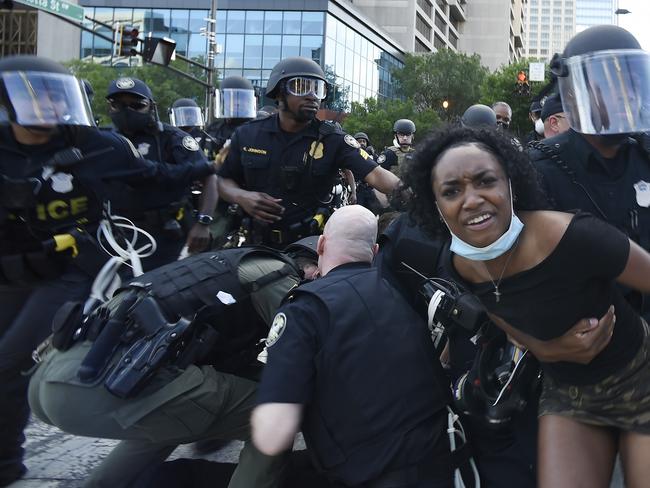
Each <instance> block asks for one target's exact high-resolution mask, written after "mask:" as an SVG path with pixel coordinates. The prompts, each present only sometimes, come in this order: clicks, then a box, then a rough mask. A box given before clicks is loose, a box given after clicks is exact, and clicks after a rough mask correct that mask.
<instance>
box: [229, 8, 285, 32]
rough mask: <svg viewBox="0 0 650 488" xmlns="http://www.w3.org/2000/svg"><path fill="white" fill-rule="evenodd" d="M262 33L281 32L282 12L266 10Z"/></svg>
mask: <svg viewBox="0 0 650 488" xmlns="http://www.w3.org/2000/svg"><path fill="white" fill-rule="evenodd" d="M217 32H218V31H217ZM264 34H282V12H266V15H265V16H264Z"/></svg>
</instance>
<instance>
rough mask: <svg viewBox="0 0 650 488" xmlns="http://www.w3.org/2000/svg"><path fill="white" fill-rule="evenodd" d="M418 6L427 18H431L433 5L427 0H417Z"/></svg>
mask: <svg viewBox="0 0 650 488" xmlns="http://www.w3.org/2000/svg"><path fill="white" fill-rule="evenodd" d="M418 5H419V6H420V8H421V9H422V10H423V11H424V13H425V14H427V17H429V18H431V17H433V5H431V2H430V1H429V0H418Z"/></svg>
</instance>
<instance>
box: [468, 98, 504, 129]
mask: <svg viewBox="0 0 650 488" xmlns="http://www.w3.org/2000/svg"><path fill="white" fill-rule="evenodd" d="M460 123H461V125H462V126H463V127H470V128H472V129H476V128H479V127H490V128H491V129H494V128H496V126H497V115H496V114H495V113H494V110H492V109H491V108H490V107H488V106H487V105H483V104H481V103H477V104H475V105H472V106H471V107H469V108H467V110H465V113H463V116H462V117H461V118H460Z"/></svg>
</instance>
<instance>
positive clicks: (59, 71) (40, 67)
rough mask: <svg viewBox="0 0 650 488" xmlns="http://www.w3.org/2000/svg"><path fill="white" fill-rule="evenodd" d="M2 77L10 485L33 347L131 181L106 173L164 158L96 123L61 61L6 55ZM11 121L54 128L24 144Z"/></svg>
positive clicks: (1, 475)
mask: <svg viewBox="0 0 650 488" xmlns="http://www.w3.org/2000/svg"><path fill="white" fill-rule="evenodd" d="M27 83H29V87H31V88H27V86H28V85H27ZM0 85H1V86H2V87H3V90H2V93H3V95H2V96H1V97H0V103H1V104H2V105H3V106H4V108H5V109H7V111H8V113H9V118H10V120H11V122H12V123H13V124H15V125H13V126H10V125H2V126H0V153H1V154H2V157H1V158H0V310H2V313H1V314H0V396H1V397H2V401H1V402H0V485H4V484H6V483H9V482H11V481H12V480H13V479H15V478H17V477H19V476H20V475H21V474H22V472H23V471H24V467H23V466H22V464H21V461H22V456H23V450H22V448H21V444H22V442H23V441H24V437H23V434H22V431H23V429H24V427H25V425H26V423H27V419H28V416H29V409H28V406H27V401H26V388H27V381H28V377H27V376H25V375H24V374H23V372H25V371H27V370H29V369H30V367H31V365H32V361H31V353H32V351H33V350H34V349H35V348H36V346H37V345H38V344H39V343H40V342H41V341H43V340H44V339H45V338H46V337H47V336H48V335H49V333H50V327H51V323H52V317H53V316H54V314H55V312H56V310H57V309H58V308H59V307H60V306H61V305H62V304H63V303H64V302H66V301H68V300H84V299H85V297H86V296H87V294H88V292H89V290H90V286H91V283H92V280H93V278H94V276H95V274H96V273H97V271H98V270H99V268H100V267H101V265H102V264H103V262H104V261H105V260H106V255H105V253H104V252H103V251H101V250H100V249H99V247H98V245H97V244H96V242H95V241H94V234H95V229H96V228H97V224H98V221H99V220H100V219H101V218H102V206H101V205H102V201H103V200H104V199H106V198H108V199H110V198H111V197H112V196H113V195H114V193H119V192H120V191H121V190H120V189H124V188H125V187H124V186H123V185H119V186H118V187H115V186H110V187H109V186H108V184H109V181H107V180H113V179H115V178H120V179H124V178H127V179H133V181H139V182H141V183H144V182H146V181H147V179H146V177H147V176H155V173H156V171H157V168H156V167H155V166H154V165H152V164H151V163H148V162H147V161H144V160H142V159H140V157H139V155H138V154H137V152H136V151H135V150H134V149H133V147H132V146H131V145H130V144H129V143H128V141H127V140H125V139H123V138H122V137H120V136H118V135H116V134H112V133H102V132H99V131H98V130H97V129H95V128H94V127H89V126H90V125H92V118H91V115H90V111H89V109H88V107H87V105H86V103H85V102H84V100H85V96H84V95H83V94H82V92H81V88H80V85H79V82H78V81H77V80H76V79H75V78H74V77H72V76H71V75H70V74H69V73H68V72H67V70H65V69H64V68H63V67H62V66H60V65H58V64H57V63H54V62H52V61H49V60H46V59H43V58H36V57H33V56H19V57H13V58H5V59H4V60H2V61H0ZM32 97H34V98H32ZM34 99H37V100H38V104H37V105H35V104H34V103H33V101H34ZM25 103H27V105H25ZM34 107H37V108H38V109H35V108H34ZM48 107H52V110H48ZM41 126H44V127H41ZM82 126H86V127H82ZM56 127H58V128H56ZM14 129H15V130H18V131H20V130H23V131H25V130H27V131H29V130H31V131H39V130H40V131H41V133H43V132H42V131H43V130H45V131H46V133H47V131H51V132H49V134H50V135H49V138H46V140H47V142H43V143H37V144H28V143H25V144H21V143H20V142H19V141H18V140H17V136H16V135H15V134H16V132H14Z"/></svg>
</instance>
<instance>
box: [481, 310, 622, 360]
mask: <svg viewBox="0 0 650 488" xmlns="http://www.w3.org/2000/svg"><path fill="white" fill-rule="evenodd" d="M489 316H490V319H492V322H494V323H495V324H496V325H497V327H499V328H500V329H501V330H503V331H504V332H505V333H506V334H508V336H509V337H510V339H511V340H512V342H515V343H517V344H519V345H522V346H524V348H526V349H528V350H529V351H530V352H531V353H533V356H535V357H536V358H537V359H538V360H539V361H541V362H543V363H553V362H558V361H568V362H572V363H579V364H589V363H590V362H591V361H592V360H593V359H594V358H595V357H596V356H597V355H598V354H599V353H600V351H602V350H603V349H605V346H607V344H609V341H610V339H611V338H612V334H613V332H614V324H615V323H616V315H615V313H614V306H610V307H609V309H608V310H607V313H605V315H604V316H603V317H602V318H601V319H600V320H597V319H595V318H590V319H582V320H580V321H579V322H578V323H577V324H575V325H574V326H573V327H571V328H570V329H569V330H568V331H566V332H565V333H564V334H563V335H561V336H560V337H556V338H555V339H550V340H548V341H542V340H540V339H536V338H535V337H533V336H531V335H529V334H526V333H525V332H522V331H520V330H518V329H515V328H514V327H513V326H511V325H510V324H508V323H507V322H506V321H505V320H503V319H502V318H501V317H498V316H496V315H494V314H489Z"/></svg>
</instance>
